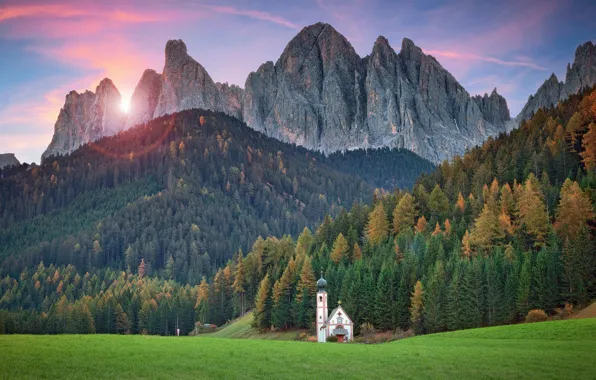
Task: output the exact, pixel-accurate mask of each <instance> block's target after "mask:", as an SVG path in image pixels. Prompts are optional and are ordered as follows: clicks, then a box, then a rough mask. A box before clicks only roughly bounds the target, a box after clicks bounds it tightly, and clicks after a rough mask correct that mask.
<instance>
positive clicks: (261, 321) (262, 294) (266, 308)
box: [252, 274, 271, 330]
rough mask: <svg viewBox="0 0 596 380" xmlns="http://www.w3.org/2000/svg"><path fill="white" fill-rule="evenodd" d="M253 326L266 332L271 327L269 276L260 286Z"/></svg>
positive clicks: (266, 276) (264, 278)
mask: <svg viewBox="0 0 596 380" xmlns="http://www.w3.org/2000/svg"><path fill="white" fill-rule="evenodd" d="M252 325H253V327H255V328H257V329H259V330H265V329H268V328H269V327H270V326H271V282H270V281H269V275H268V274H266V275H265V277H263V280H261V283H260V285H259V290H258V292H257V296H256V298H255V311H254V319H253V323H252Z"/></svg>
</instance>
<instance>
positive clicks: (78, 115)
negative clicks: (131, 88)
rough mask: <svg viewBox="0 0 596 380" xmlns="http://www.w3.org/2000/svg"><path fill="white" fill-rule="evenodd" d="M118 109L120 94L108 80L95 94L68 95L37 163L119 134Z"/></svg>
mask: <svg viewBox="0 0 596 380" xmlns="http://www.w3.org/2000/svg"><path fill="white" fill-rule="evenodd" d="M120 105H121V96H120V92H119V91H118V89H117V88H116V86H115V85H114V83H112V81H111V80H110V79H108V78H105V79H103V80H102V81H101V82H100V83H99V85H97V88H96V89H95V92H92V91H85V92H83V93H81V94H79V93H78V92H76V91H71V92H69V93H68V95H66V102H65V103H64V107H62V109H61V110H60V114H59V115H58V120H57V121H56V124H55V125H54V136H53V137H52V141H51V142H50V145H49V146H48V148H47V149H46V151H45V152H44V153H43V154H42V156H41V159H42V160H43V159H45V158H46V157H49V156H52V155H57V154H67V153H70V152H72V151H73V150H75V149H77V148H78V147H80V146H81V145H83V144H86V143H88V142H91V141H96V140H98V139H100V138H102V137H104V136H112V135H115V134H116V133H118V132H120V131H122V130H123V129H124V126H125V122H126V114H125V113H124V112H123V111H122V109H121V107H120Z"/></svg>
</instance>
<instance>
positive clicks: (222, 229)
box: [0, 110, 433, 283]
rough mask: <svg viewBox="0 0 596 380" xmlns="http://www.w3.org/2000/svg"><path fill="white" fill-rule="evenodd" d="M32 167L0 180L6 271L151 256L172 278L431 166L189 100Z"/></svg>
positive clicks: (197, 272)
mask: <svg viewBox="0 0 596 380" xmlns="http://www.w3.org/2000/svg"><path fill="white" fill-rule="evenodd" d="M362 156H365V157H366V159H365V160H361V157H362ZM357 162H359V163H358V164H356V163H357ZM28 169H29V170H27V169H25V168H23V169H22V170H20V171H16V172H15V170H14V169H13V170H12V171H11V172H10V174H11V176H10V177H8V178H5V179H3V180H0V216H2V218H1V219H0V241H1V242H2V243H1V244H0V259H6V261H5V262H4V265H3V269H4V270H11V269H10V268H14V269H17V268H22V267H23V266H27V265H35V263H39V261H41V260H43V261H44V262H45V263H46V264H49V263H56V264H65V265H66V264H75V265H76V266H77V267H78V268H82V269H89V268H91V267H104V266H110V267H116V268H120V269H126V268H127V267H131V268H136V267H137V266H138V265H139V262H140V261H141V259H144V260H145V262H146V263H147V265H148V272H149V273H153V272H155V271H159V273H162V271H163V270H164V268H166V267H167V266H168V262H169V261H168V260H170V257H171V260H170V266H173V268H174V269H171V268H170V269H169V272H168V273H169V274H168V276H170V277H175V278H177V279H179V280H181V281H188V282H191V283H196V282H197V281H199V280H200V276H201V275H203V274H206V275H209V274H210V273H211V271H212V269H213V268H216V267H218V266H220V265H222V264H224V263H225V262H226V261H227V260H228V259H229V258H230V257H231V256H232V255H233V254H234V253H236V252H237V251H238V249H240V248H242V249H244V250H247V249H248V248H249V244H250V243H251V242H252V241H253V240H254V239H255V238H256V237H257V236H259V235H263V236H268V235H274V236H283V235H284V234H297V233H298V232H299V231H301V230H302V229H303V228H304V227H305V226H313V225H314V224H315V223H316V222H317V221H319V220H321V219H322V218H323V216H324V215H325V214H326V213H331V214H335V213H336V212H337V211H338V210H339V209H340V208H341V207H350V206H351V205H352V203H353V202H355V201H363V200H368V199H370V197H371V196H372V193H373V190H374V188H375V187H386V188H387V189H388V190H391V189H392V187H393V186H400V187H412V185H413V183H414V180H415V178H416V177H417V176H418V175H419V173H420V172H421V171H429V170H432V169H433V165H432V164H431V163H429V162H428V161H426V160H424V159H421V158H420V157H418V156H416V155H415V154H413V153H411V152H407V151H389V150H384V151H368V152H367V153H362V152H358V151H355V152H348V153H345V154H343V155H338V156H332V157H324V156H322V155H321V154H318V153H313V152H309V151H307V150H306V149H304V148H299V147H296V146H293V145H288V144H285V143H282V142H279V141H277V140H275V139H272V138H268V137H265V136H263V135H262V134H261V133H259V132H256V131H254V130H252V129H250V128H248V127H246V125H244V124H243V123H242V122H240V121H238V120H237V119H234V118H232V117H229V116H225V115H223V114H218V113H213V112H208V111H199V110H190V111H184V112H180V113H177V114H174V115H168V116H164V117H161V118H157V119H155V120H153V121H151V122H149V123H147V125H141V126H138V127H136V128H132V129H130V130H127V131H126V132H123V133H121V134H119V135H117V136H113V137H109V138H104V139H102V140H99V141H97V142H96V143H93V144H88V145H85V146H83V147H82V148H81V149H79V150H77V151H75V152H73V153H72V154H71V155H69V156H59V157H54V158H52V159H49V160H47V161H46V162H45V163H44V164H43V165H42V166H39V167H33V168H28Z"/></svg>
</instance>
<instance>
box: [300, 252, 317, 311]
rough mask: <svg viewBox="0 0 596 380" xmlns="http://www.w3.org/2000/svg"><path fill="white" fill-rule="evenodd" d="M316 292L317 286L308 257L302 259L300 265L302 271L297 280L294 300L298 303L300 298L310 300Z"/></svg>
mask: <svg viewBox="0 0 596 380" xmlns="http://www.w3.org/2000/svg"><path fill="white" fill-rule="evenodd" d="M316 291H317V284H316V279H315V275H314V271H313V268H312V260H311V258H310V256H306V257H305V258H304V262H303V263H302V270H301V271H300V280H298V293H297V295H296V300H297V301H298V303H300V302H302V298H303V297H306V298H309V299H310V298H312V297H314V295H315V293H316Z"/></svg>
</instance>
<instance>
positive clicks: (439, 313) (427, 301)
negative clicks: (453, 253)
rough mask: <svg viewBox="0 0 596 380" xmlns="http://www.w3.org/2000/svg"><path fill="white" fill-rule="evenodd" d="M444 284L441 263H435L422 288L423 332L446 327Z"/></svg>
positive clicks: (436, 330)
mask: <svg viewBox="0 0 596 380" xmlns="http://www.w3.org/2000/svg"><path fill="white" fill-rule="evenodd" d="M445 296H446V282H445V269H444V268H443V262H441V261H437V262H436V264H435V266H434V268H433V269H432V271H431V273H430V275H429V276H428V280H427V282H426V286H425V287H424V317H423V318H424V330H425V331H426V332H430V333H434V332H439V331H443V330H445V326H446V303H445Z"/></svg>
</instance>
